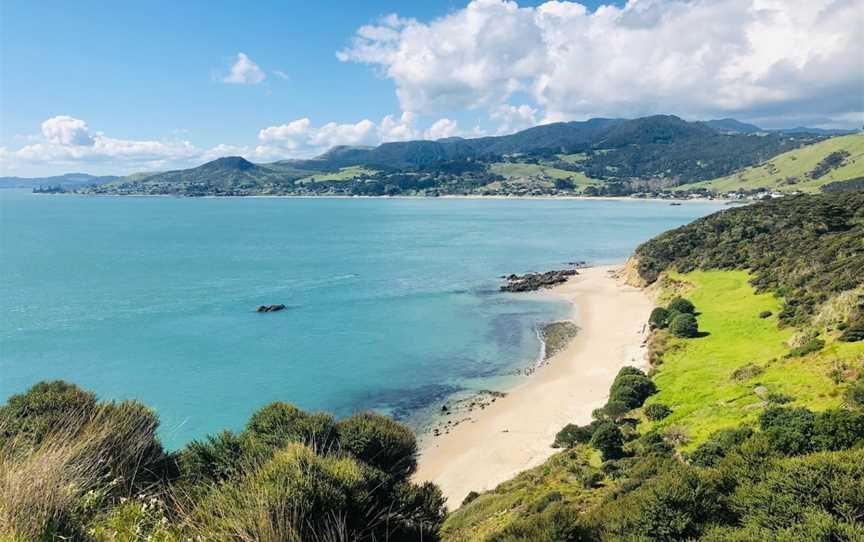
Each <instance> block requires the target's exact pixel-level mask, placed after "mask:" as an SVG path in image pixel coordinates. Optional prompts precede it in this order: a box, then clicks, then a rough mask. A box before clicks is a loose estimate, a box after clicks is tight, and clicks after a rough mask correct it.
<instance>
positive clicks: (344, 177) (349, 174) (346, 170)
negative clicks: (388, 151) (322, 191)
mask: <svg viewBox="0 0 864 542" xmlns="http://www.w3.org/2000/svg"><path fill="white" fill-rule="evenodd" d="M375 173H376V171H375V170H374V169H368V168H364V167H362V166H350V167H343V168H341V169H340V170H339V171H332V172H328V173H317V174H315V175H310V176H308V177H303V178H302V179H299V180H298V181H297V182H299V183H320V182H327V181H350V180H352V179H356V178H357V177H363V176H366V175H374V174H375Z"/></svg>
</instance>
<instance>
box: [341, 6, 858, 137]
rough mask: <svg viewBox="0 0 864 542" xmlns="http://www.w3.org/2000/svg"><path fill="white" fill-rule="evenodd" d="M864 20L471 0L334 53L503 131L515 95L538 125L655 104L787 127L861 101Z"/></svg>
mask: <svg viewBox="0 0 864 542" xmlns="http://www.w3.org/2000/svg"><path fill="white" fill-rule="evenodd" d="M862 17H864V10H862V9H861V3H860V0H691V1H680V0H630V1H629V2H628V3H627V4H626V5H625V6H624V7H616V6H611V5H608V6H601V7H599V8H598V9H596V10H594V11H589V10H588V9H586V8H585V7H584V6H583V5H581V4H579V3H577V2H566V1H550V2H546V3H544V4H541V5H539V6H537V7H520V6H519V5H518V4H517V3H516V2H508V1H503V0H475V1H473V2H471V3H470V4H468V5H467V6H466V7H465V8H464V9H461V10H457V11H454V12H452V13H450V14H448V15H446V16H444V17H441V18H438V19H434V20H432V21H429V22H419V21H416V20H414V19H405V18H401V17H399V16H396V15H392V16H388V17H385V18H383V19H381V20H380V21H378V22H377V23H376V24H372V25H367V26H363V27H361V28H359V29H358V30H357V32H356V34H355V36H354V37H353V39H352V40H351V42H350V45H349V46H348V47H346V48H345V49H343V50H342V51H339V53H338V54H337V56H338V58H339V59H340V60H342V61H346V62H359V63H364V64H369V65H372V66H375V67H377V68H379V69H380V70H381V73H382V74H383V75H384V76H385V77H387V78H389V79H391V80H392V81H393V82H394V83H395V86H396V94H397V97H398V99H399V101H400V104H401V107H402V108H403V110H406V111H413V112H417V113H425V114H432V113H443V112H447V111H452V110H457V109H461V108H486V109H488V110H489V112H490V114H492V115H493V116H494V115H496V114H497V115H499V116H500V117H501V120H502V122H503V124H502V127H505V129H509V128H506V127H507V123H508V122H510V123H513V124H512V126H513V127H515V126H516V124H515V121H516V120H517V118H516V117H515V116H513V115H514V113H515V114H516V115H518V114H520V112H518V111H517V112H514V111H511V110H508V109H507V108H510V107H513V106H511V105H510V101H511V99H512V98H513V97H514V95H518V96H522V95H526V96H529V97H530V98H531V100H532V101H533V104H532V105H529V106H528V107H532V108H537V109H542V110H543V111H544V114H543V117H542V119H541V120H546V121H551V120H562V119H575V118H587V117H590V116H615V117H621V116H638V115H645V114H652V113H660V112H663V113H677V114H680V115H684V116H690V117H708V116H715V115H737V116H741V117H743V118H748V117H749V118H757V117H758V118H762V119H763V120H765V121H766V122H768V123H774V124H784V119H785V118H786V115H788V114H789V113H791V112H794V113H795V114H796V115H798V117H799V120H801V121H805V120H806V119H807V118H810V117H812V118H816V117H819V118H822V119H824V118H826V117H827V118H829V119H833V120H834V121H835V122H837V123H839V124H843V123H844V122H845V120H844V119H846V118H848V116H849V115H850V113H859V112H860V111H862V109H864V104H862V102H864V93H862V89H864V64H862V62H861V50H860V44H861V43H862V42H864V36H862V28H864V24H862ZM502 107H504V108H505V109H504V110H502V109H501V108H502ZM522 113H524V114H526V115H527V116H528V117H529V118H530V117H532V116H533V115H536V114H537V112H536V111H535V112H531V113H530V114H528V113H529V112H528V111H527V110H523V112H522ZM856 118H857V122H859V123H860V121H861V118H860V117H856Z"/></svg>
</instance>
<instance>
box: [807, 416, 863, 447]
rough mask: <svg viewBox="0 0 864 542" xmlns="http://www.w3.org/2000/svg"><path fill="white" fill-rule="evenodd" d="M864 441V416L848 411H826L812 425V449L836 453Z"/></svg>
mask: <svg viewBox="0 0 864 542" xmlns="http://www.w3.org/2000/svg"><path fill="white" fill-rule="evenodd" d="M862 441H864V415H862V414H858V413H856V412H850V411H848V410H840V409H834V410H826V411H825V412H822V413H821V414H819V415H818V416H817V417H816V421H815V423H814V425H813V448H814V449H816V450H824V451H837V450H845V449H847V448H852V447H853V446H855V445H856V444H858V443H860V442H862Z"/></svg>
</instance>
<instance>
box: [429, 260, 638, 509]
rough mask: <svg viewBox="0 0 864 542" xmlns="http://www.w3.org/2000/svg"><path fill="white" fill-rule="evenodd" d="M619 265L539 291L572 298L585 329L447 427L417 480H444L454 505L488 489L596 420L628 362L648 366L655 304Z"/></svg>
mask: <svg viewBox="0 0 864 542" xmlns="http://www.w3.org/2000/svg"><path fill="white" fill-rule="evenodd" d="M618 269H619V267H617V266H600V267H592V268H588V269H581V270H580V271H579V275H577V276H575V277H571V278H570V280H569V281H568V282H566V283H564V284H562V285H560V286H557V287H555V288H553V289H550V290H546V291H544V292H542V293H539V294H524V295H550V296H557V297H562V298H565V299H567V300H569V301H570V302H572V303H573V304H574V317H573V319H574V321H575V322H576V323H577V324H578V326H579V328H580V330H579V334H578V335H577V337H576V338H575V339H573V340H572V341H571V342H570V343H569V344H568V345H567V347H566V348H564V349H563V350H562V351H560V352H558V353H557V354H555V355H554V356H552V357H551V358H549V360H548V363H546V364H545V365H543V366H542V367H540V368H539V369H538V370H537V371H536V372H535V373H534V374H532V375H531V376H529V377H526V378H525V380H524V382H522V383H520V384H519V385H517V386H516V387H515V388H513V389H511V390H509V392H508V394H507V396H506V397H503V398H499V399H497V400H496V401H495V402H494V403H491V404H489V405H488V406H486V407H485V408H484V409H483V410H482V411H476V412H474V413H473V414H472V415H471V416H472V419H470V420H467V421H464V422H462V423H460V424H459V425H458V426H456V427H453V428H451V429H450V430H449V433H446V434H442V435H440V436H438V437H429V438H427V439H425V440H424V442H423V445H422V447H421V455H420V460H419V468H418V470H417V473H416V475H415V480H416V481H427V480H429V481H432V482H435V483H436V484H438V485H439V486H440V487H441V489H442V490H443V492H444V495H445V496H446V497H447V503H448V507H450V508H451V509H453V508H457V507H458V506H459V505H460V504H461V502H462V499H464V498H465V496H466V495H467V494H468V492H469V491H472V490H473V491H478V492H479V491H485V490H489V489H493V488H494V487H495V486H497V485H498V484H500V483H501V482H504V481H506V480H509V479H510V478H512V477H513V476H514V475H516V474H517V473H519V472H521V471H524V470H526V469H530V468H531V467H535V466H537V465H539V464H540V463H542V462H543V461H544V460H545V459H547V458H548V457H549V456H551V455H552V454H554V453H555V452H556V450H555V449H554V448H552V447H551V446H550V445H551V444H552V441H553V440H554V437H555V434H556V433H557V432H558V431H559V430H560V429H561V428H562V427H564V426H565V425H566V424H568V423H576V424H580V425H582V424H585V423H588V422H590V421H591V411H592V410H594V409H595V408H599V407H601V406H603V404H605V402H606V397H607V395H608V391H609V386H610V385H611V383H612V380H613V379H614V378H615V375H616V373H617V372H618V370H619V369H620V368H621V367H622V366H624V365H635V366H640V367H641V366H644V364H645V361H644V359H645V349H644V347H643V346H642V342H643V340H644V339H645V338H646V337H647V335H646V333H647V332H646V331H645V330H644V329H643V326H644V324H645V323H646V322H647V321H648V316H649V313H650V311H651V308H652V303H651V300H650V298H649V296H648V294H647V293H645V292H643V291H642V290H640V289H638V288H634V287H631V286H627V285H625V284H624V282H623V280H621V279H619V278H617V277H616V275H615V272H616V271H617V270H618Z"/></svg>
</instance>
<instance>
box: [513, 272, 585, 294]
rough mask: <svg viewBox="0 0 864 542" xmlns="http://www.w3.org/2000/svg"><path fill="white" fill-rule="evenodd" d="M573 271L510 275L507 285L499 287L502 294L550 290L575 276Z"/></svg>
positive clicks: (575, 273)
mask: <svg viewBox="0 0 864 542" xmlns="http://www.w3.org/2000/svg"><path fill="white" fill-rule="evenodd" d="M577 274H578V272H577V271H576V270H575V269H562V270H560V271H547V272H545V273H526V274H524V275H515V274H514V275H510V276H508V277H507V284H505V285H503V286H501V291H502V292H533V291H535V290H539V289H541V288H550V287H552V286H555V285H556V284H561V283H562V282H567V279H568V278H570V277H572V276H573V275H577Z"/></svg>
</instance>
